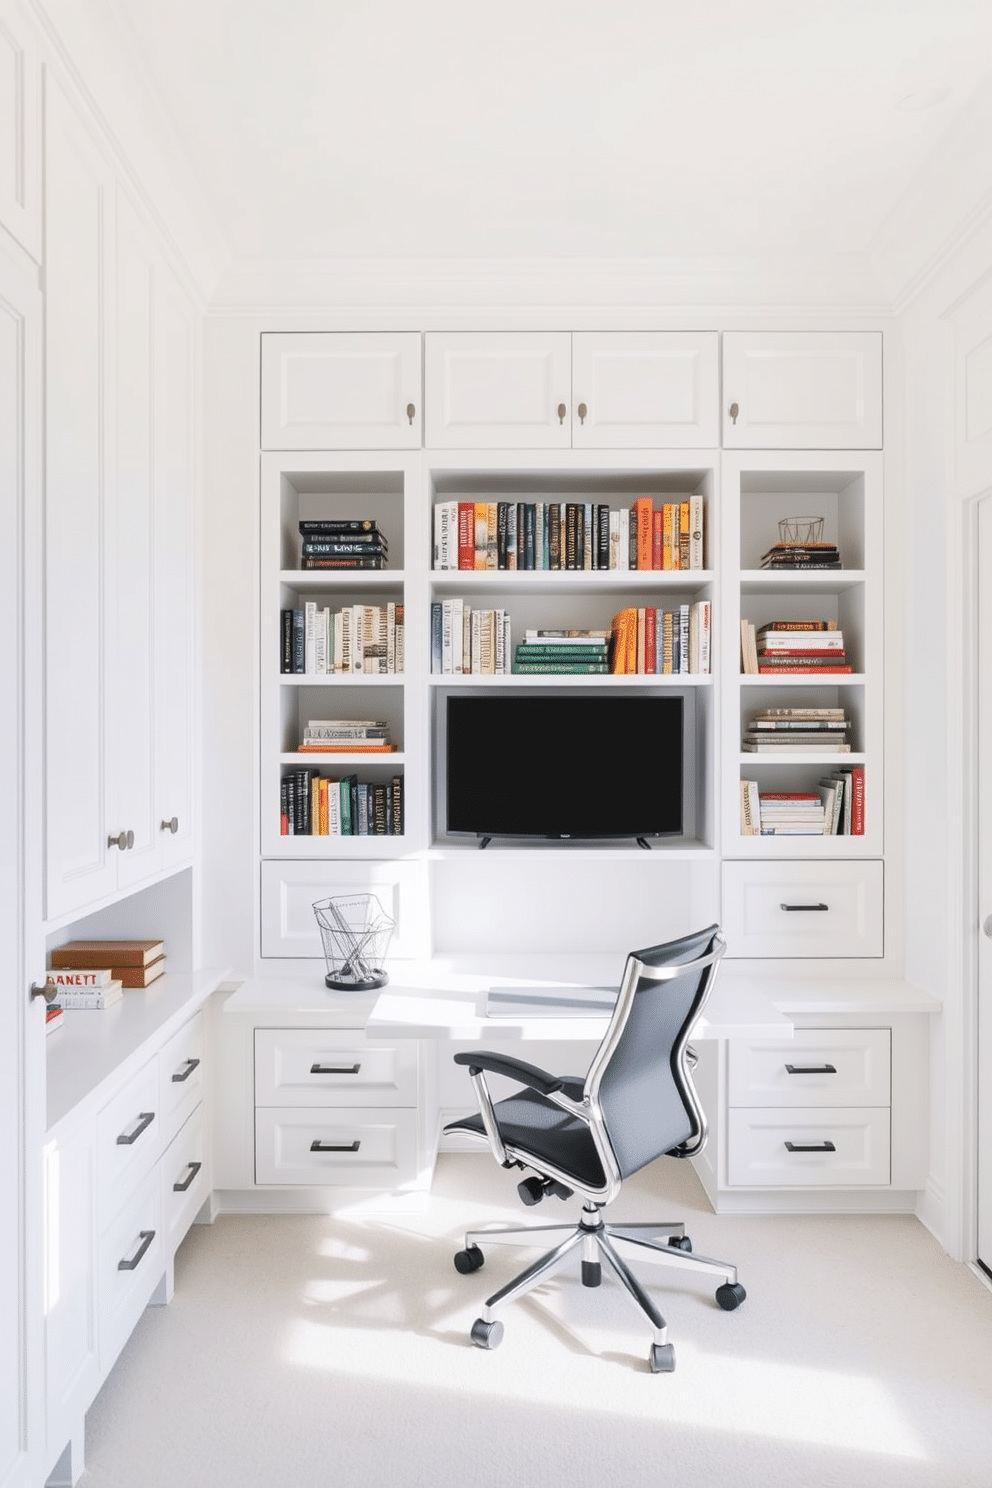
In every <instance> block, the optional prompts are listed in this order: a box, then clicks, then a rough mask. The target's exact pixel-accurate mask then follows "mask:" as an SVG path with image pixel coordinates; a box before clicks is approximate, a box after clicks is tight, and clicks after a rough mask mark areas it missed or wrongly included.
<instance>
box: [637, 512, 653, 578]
mask: <svg viewBox="0 0 992 1488" xmlns="http://www.w3.org/2000/svg"><path fill="white" fill-rule="evenodd" d="M634 515H635V519H636V521H637V567H638V569H639V570H648V569H650V568H651V567H652V562H651V550H652V547H653V545H654V507H653V505H652V502H651V497H650V496H638V498H637V500H636V501H635V502H634Z"/></svg>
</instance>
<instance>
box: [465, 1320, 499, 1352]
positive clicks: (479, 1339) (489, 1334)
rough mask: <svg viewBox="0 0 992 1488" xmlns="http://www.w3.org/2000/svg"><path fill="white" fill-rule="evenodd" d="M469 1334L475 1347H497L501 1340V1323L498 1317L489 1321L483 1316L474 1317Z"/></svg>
mask: <svg viewBox="0 0 992 1488" xmlns="http://www.w3.org/2000/svg"><path fill="white" fill-rule="evenodd" d="M470 1336H471V1339H472V1342H473V1343H474V1344H475V1346H476V1348H481V1349H494V1348H499V1346H500V1344H501V1343H502V1342H503V1324H502V1323H501V1322H500V1321H499V1319H498V1318H497V1319H496V1320H495V1321H494V1322H491V1323H487V1322H486V1320H485V1318H476V1320H475V1322H474V1323H473V1324H472V1329H471V1334H470Z"/></svg>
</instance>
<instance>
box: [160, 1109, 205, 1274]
mask: <svg viewBox="0 0 992 1488" xmlns="http://www.w3.org/2000/svg"><path fill="white" fill-rule="evenodd" d="M159 1171H160V1172H161V1174H162V1227H163V1230H164V1232H165V1243H166V1249H167V1252H168V1254H169V1255H172V1254H173V1253H174V1252H175V1249H176V1246H177V1245H179V1244H180V1242H181V1241H182V1239H183V1236H184V1235H185V1234H186V1231H187V1230H188V1229H189V1227H190V1225H191V1224H192V1223H193V1219H194V1218H195V1216H196V1214H197V1212H198V1211H199V1209H200V1208H201V1207H202V1205H203V1203H204V1201H205V1200H206V1199H207V1198H208V1196H209V1194H210V1171H209V1168H208V1166H207V1162H206V1155H205V1143H204V1140H203V1107H202V1105H201V1106H197V1108H196V1110H195V1111H194V1112H193V1114H192V1115H191V1116H190V1117H189V1118H188V1119H187V1121H186V1124H185V1126H184V1127H183V1128H182V1130H181V1131H180V1132H179V1134H178V1136H176V1137H174V1138H173V1140H172V1142H171V1143H170V1144H169V1146H168V1147H167V1148H166V1151H165V1152H164V1153H163V1155H162V1161H161V1162H160V1163H159Z"/></svg>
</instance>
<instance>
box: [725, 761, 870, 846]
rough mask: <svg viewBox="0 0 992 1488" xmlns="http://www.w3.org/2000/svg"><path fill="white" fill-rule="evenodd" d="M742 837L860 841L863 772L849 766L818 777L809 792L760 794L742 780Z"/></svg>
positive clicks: (752, 783) (753, 784) (755, 785)
mask: <svg viewBox="0 0 992 1488" xmlns="http://www.w3.org/2000/svg"><path fill="white" fill-rule="evenodd" d="M740 798H741V836H742V837H759V836H760V837H830V836H838V835H840V836H847V837H863V836H864V833H865V770H864V766H863V765H850V766H847V767H845V768H843V769H840V770H833V771H831V772H830V773H829V774H827V775H821V776H820V778H819V780H818V781H817V783H816V786H815V787H814V788H813V789H812V790H808V791H762V790H761V789H760V788H759V785H758V782H757V781H756V780H742V781H741V788H740Z"/></svg>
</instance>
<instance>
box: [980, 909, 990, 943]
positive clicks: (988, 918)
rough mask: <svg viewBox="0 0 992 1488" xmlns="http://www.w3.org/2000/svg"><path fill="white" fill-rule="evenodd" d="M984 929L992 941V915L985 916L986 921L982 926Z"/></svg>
mask: <svg viewBox="0 0 992 1488" xmlns="http://www.w3.org/2000/svg"><path fill="white" fill-rule="evenodd" d="M982 929H983V930H984V931H985V934H986V935H987V936H988V938H989V940H992V915H986V916H985V920H984V922H983V924H982Z"/></svg>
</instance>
